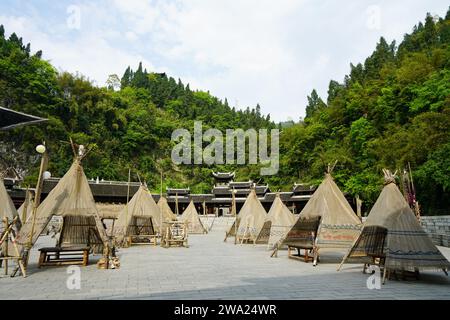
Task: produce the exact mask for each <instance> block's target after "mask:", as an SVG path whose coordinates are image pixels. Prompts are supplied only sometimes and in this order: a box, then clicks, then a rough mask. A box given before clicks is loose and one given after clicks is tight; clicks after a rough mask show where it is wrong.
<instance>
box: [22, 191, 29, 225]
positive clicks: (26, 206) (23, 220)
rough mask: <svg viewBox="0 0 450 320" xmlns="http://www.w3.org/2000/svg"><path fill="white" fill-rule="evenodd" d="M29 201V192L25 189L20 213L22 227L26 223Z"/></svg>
mask: <svg viewBox="0 0 450 320" xmlns="http://www.w3.org/2000/svg"><path fill="white" fill-rule="evenodd" d="M29 201H30V190H29V189H28V187H27V191H26V192H25V202H24V203H23V212H22V217H21V219H22V225H24V224H25V222H27V213H28V202H29Z"/></svg>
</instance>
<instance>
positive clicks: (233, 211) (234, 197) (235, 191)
mask: <svg viewBox="0 0 450 320" xmlns="http://www.w3.org/2000/svg"><path fill="white" fill-rule="evenodd" d="M236 193H237V190H236V189H234V188H233V190H232V191H231V196H232V199H233V202H232V206H233V207H232V209H231V210H232V213H233V215H234V244H236V243H237V208H236Z"/></svg>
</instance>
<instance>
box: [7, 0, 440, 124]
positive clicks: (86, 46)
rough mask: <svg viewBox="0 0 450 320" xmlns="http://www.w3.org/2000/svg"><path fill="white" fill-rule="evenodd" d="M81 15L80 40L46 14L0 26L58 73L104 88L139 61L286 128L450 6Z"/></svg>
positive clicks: (131, 9)
mask: <svg viewBox="0 0 450 320" xmlns="http://www.w3.org/2000/svg"><path fill="white" fill-rule="evenodd" d="M69 4H71V3H69V2H68V3H67V5H69ZM63 5H64V4H63ZM29 6H32V5H29ZM405 7H406V8H408V10H406V9H405ZM80 8H81V12H82V16H81V19H82V20H81V29H80V30H79V31H73V30H67V28H66V26H65V17H62V18H64V19H60V20H61V21H59V22H58V23H56V24H55V25H52V23H53V22H48V21H46V18H47V16H46V12H45V10H46V8H45V7H43V8H40V7H34V8H33V10H31V13H30V12H26V13H24V15H23V16H17V15H14V14H12V13H10V14H6V13H5V12H8V7H6V6H4V7H2V5H1V4H0V9H2V12H3V15H0V23H3V24H5V25H6V29H7V31H12V30H13V31H15V32H16V33H18V34H19V35H20V36H23V37H24V39H25V41H26V42H31V43H32V47H33V49H34V50H37V49H43V51H44V56H45V57H46V58H48V59H50V60H51V61H52V63H53V64H54V65H55V66H57V67H60V68H62V69H64V70H68V71H71V72H75V71H79V72H81V73H83V74H84V75H86V76H88V77H90V78H91V79H95V80H97V83H98V84H99V85H103V84H104V82H105V80H106V78H107V77H108V75H109V74H111V73H117V74H118V75H119V76H120V75H121V74H122V73H123V71H124V69H125V68H126V66H128V65H131V66H137V64H138V62H139V61H143V63H144V65H145V67H146V68H147V69H148V70H152V71H158V72H161V71H165V72H167V73H168V74H169V75H171V76H173V77H175V78H178V77H179V78H181V79H182V80H183V82H185V83H186V82H189V83H191V88H198V89H203V90H209V91H210V92H211V93H212V94H214V95H217V96H218V97H220V98H225V97H227V98H228V101H229V103H230V104H231V105H233V104H237V105H238V106H239V107H243V108H245V107H247V106H250V107H254V106H255V105H256V104H257V103H260V104H261V107H262V112H264V113H271V115H272V118H273V119H276V120H284V119H287V118H288V117H292V118H293V119H298V118H299V117H300V116H302V115H304V107H305V105H306V96H307V95H308V94H309V93H310V92H311V91H312V89H314V88H315V89H317V90H318V92H319V94H320V95H321V96H322V97H323V98H324V99H326V93H327V87H328V83H329V81H330V80H331V79H334V80H338V81H342V80H343V78H344V75H345V74H346V73H348V72H349V64H350V62H353V63H358V62H363V61H364V59H365V58H366V57H367V56H368V55H370V54H371V52H372V51H373V49H374V48H375V45H376V42H377V41H378V39H379V37H380V36H384V37H385V38H386V39H387V40H388V41H392V40H394V39H395V40H397V42H399V41H401V39H402V37H403V34H404V33H407V32H410V31H411V30H412V27H413V25H414V24H416V23H418V21H420V20H423V18H424V17H425V14H426V12H427V11H430V12H432V13H433V14H436V13H437V14H440V15H441V16H442V15H444V14H445V12H446V10H447V9H448V3H447V2H446V1H444V0H436V1H434V2H433V3H432V4H431V3H430V2H424V1H418V0H415V1H406V0H399V1H395V2H392V1H384V0H379V1H375V2H373V1H372V0H370V1H369V0H367V1H356V0H355V1H348V2H346V3H345V5H344V4H343V3H342V2H338V1H330V0H328V1H321V2H317V1H312V0H299V1H294V0H292V1H291V0H283V1H272V0H259V1H258V0H246V1H218V0H217V1H210V0H189V1H181V0H173V1H158V0H152V1H146V0H128V1H122V0H114V1H113V2H112V3H111V2H109V1H106V0H102V1H99V2H87V1H86V2H82V4H80ZM377 8H379V10H378V9H377ZM21 11H26V10H21ZM13 12H17V11H13ZM64 12H65V10H64ZM27 14H28V15H27ZM378 14H379V16H377V15H378ZM374 15H375V16H374ZM370 19H371V20H370ZM369 20H370V21H369Z"/></svg>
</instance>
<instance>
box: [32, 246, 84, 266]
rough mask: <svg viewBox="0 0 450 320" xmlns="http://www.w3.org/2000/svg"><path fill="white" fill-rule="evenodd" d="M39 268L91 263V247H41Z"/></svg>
mask: <svg viewBox="0 0 450 320" xmlns="http://www.w3.org/2000/svg"><path fill="white" fill-rule="evenodd" d="M39 251H40V255H39V264H38V266H39V268H41V267H43V266H63V265H82V266H87V265H88V263H89V251H90V248H89V247H52V248H41V249H39Z"/></svg>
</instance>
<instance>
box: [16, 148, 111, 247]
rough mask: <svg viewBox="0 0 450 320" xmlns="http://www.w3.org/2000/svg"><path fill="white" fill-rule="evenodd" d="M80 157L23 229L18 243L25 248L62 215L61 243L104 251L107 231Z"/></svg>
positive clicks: (60, 244)
mask: <svg viewBox="0 0 450 320" xmlns="http://www.w3.org/2000/svg"><path fill="white" fill-rule="evenodd" d="M81 159H82V157H81V156H77V157H76V158H75V160H74V162H73V164H72V166H71V167H70V169H69V171H67V173H66V174H65V175H64V177H63V178H62V179H61V180H60V181H59V182H58V184H57V185H56V187H55V188H54V189H53V190H52V191H51V192H50V193H49V194H48V196H47V197H46V198H45V200H44V201H43V202H42V203H41V204H40V206H39V207H38V209H37V211H36V214H35V215H34V216H32V217H30V218H29V219H28V220H27V221H26V223H25V224H24V225H23V227H22V228H21V230H20V232H19V234H18V236H17V239H16V240H17V243H18V244H19V246H20V248H21V249H23V248H24V247H26V246H27V245H29V244H30V240H31V245H33V244H34V243H36V240H37V239H38V237H39V235H40V234H41V232H42V231H43V230H44V229H45V227H46V226H47V224H48V223H49V222H50V220H51V218H52V217H53V216H61V217H62V218H63V224H62V229H61V233H60V236H59V240H58V246H62V247H66V246H74V245H87V246H90V247H91V248H92V249H93V251H94V252H97V253H100V252H102V251H103V246H104V245H105V244H106V242H107V240H108V239H107V235H106V230H105V228H104V226H103V224H102V222H101V220H100V218H99V215H98V212H97V207H96V205H95V202H94V197H93V195H92V192H91V189H90V187H89V183H88V181H87V179H86V176H85V174H84V171H83V167H82V166H81Z"/></svg>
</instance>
